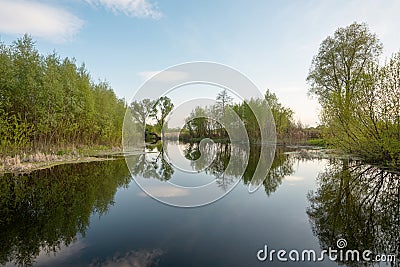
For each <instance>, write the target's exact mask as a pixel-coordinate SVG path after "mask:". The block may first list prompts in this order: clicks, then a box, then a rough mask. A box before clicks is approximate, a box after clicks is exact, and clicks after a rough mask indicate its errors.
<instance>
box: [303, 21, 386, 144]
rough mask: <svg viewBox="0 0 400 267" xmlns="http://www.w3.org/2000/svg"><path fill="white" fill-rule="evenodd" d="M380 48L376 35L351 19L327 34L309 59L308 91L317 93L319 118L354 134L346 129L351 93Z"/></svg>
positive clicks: (352, 108)
mask: <svg viewBox="0 0 400 267" xmlns="http://www.w3.org/2000/svg"><path fill="white" fill-rule="evenodd" d="M381 52H382V44H381V43H380V41H379V40H378V38H377V37H376V35H375V34H373V33H370V32H369V30H368V27H367V25H366V24H365V23H362V24H359V23H356V22H354V23H353V24H351V25H349V26H347V27H345V28H339V29H338V30H336V31H335V33H334V35H333V36H329V37H327V38H326V39H325V40H324V41H323V42H322V43H321V45H320V48H319V51H318V54H317V55H316V56H315V57H314V58H313V60H312V64H311V68H310V71H309V74H308V77H307V81H308V82H309V84H310V89H309V93H310V94H311V95H315V96H317V97H318V100H319V103H320V104H321V106H322V108H323V114H322V119H323V122H324V123H326V124H331V125H334V126H335V128H339V129H340V132H344V133H345V134H346V135H347V137H348V138H354V137H353V136H351V133H350V131H349V124H350V119H351V116H352V115H353V114H352V111H353V110H354V106H353V103H354V101H353V100H354V97H355V96H356V95H357V93H359V92H360V90H361V88H362V87H361V86H360V85H361V84H362V82H363V78H364V77H365V76H364V74H365V72H366V69H367V68H368V66H369V65H370V64H376V63H377V61H378V57H379V55H380V54H381ZM337 130H338V129H336V131H335V132H336V133H337V132H338V131H337ZM340 138H342V137H340ZM340 138H339V139H340Z"/></svg>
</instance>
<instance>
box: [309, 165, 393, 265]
mask: <svg viewBox="0 0 400 267" xmlns="http://www.w3.org/2000/svg"><path fill="white" fill-rule="evenodd" d="M399 178H400V177H399V175H398V174H395V173H390V172H388V171H385V170H382V169H379V168H377V167H373V166H366V165H360V164H358V163H357V162H349V161H332V162H330V164H329V165H328V167H327V169H326V170H325V171H324V172H323V173H321V174H320V175H319V176H318V183H319V184H318V186H319V188H318V190H317V191H316V192H311V193H310V194H309V196H308V199H309V201H310V207H309V208H308V210H307V213H308V216H309V218H310V221H311V223H312V228H313V231H314V233H315V234H316V235H317V236H318V238H319V240H320V244H321V247H322V248H323V249H327V248H328V247H331V248H336V241H337V240H338V239H339V238H344V239H346V240H347V247H346V249H357V250H358V251H364V250H371V251H373V253H374V254H375V255H378V254H386V255H389V254H395V255H396V257H397V259H400V253H399V248H400V238H399V233H400V210H399V207H400V179H399ZM341 263H345V264H347V265H348V266H369V265H373V264H374V263H373V262H355V261H348V262H341ZM392 266H400V265H399V262H396V263H393V262H392Z"/></svg>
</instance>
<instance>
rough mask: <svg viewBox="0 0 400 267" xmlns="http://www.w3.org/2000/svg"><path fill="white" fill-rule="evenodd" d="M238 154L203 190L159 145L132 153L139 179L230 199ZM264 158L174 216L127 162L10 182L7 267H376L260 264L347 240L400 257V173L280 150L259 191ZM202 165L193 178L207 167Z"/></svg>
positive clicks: (5, 220) (4, 213)
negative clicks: (276, 253)
mask: <svg viewBox="0 0 400 267" xmlns="http://www.w3.org/2000/svg"><path fill="white" fill-rule="evenodd" d="M184 146H185V147H184V148H185V149H184V151H185V155H184V156H185V157H186V158H187V159H189V160H193V162H194V160H196V159H198V158H199V149H198V147H197V146H196V145H184ZM227 146H228V148H229V145H221V144H217V145H215V147H214V148H213V149H214V153H216V157H217V159H218V161H216V162H215V163H213V164H211V165H210V166H209V167H208V168H206V169H205V170H203V171H202V172H199V173H198V176H196V177H197V178H196V179H194V180H193V181H187V180H185V176H184V174H182V173H181V172H180V171H179V170H178V169H177V168H175V167H174V166H171V165H169V164H168V163H166V162H165V161H163V160H164V159H163V156H162V153H161V152H159V147H158V149H157V146H154V147H149V148H148V152H149V153H146V154H145V155H136V156H132V157H131V159H130V160H131V161H132V162H133V163H135V168H134V170H132V171H133V173H134V175H136V176H138V177H141V178H143V179H148V181H162V182H165V183H166V182H167V181H174V182H176V183H179V184H182V185H189V184H190V185H193V184H196V185H197V183H198V184H199V185H200V184H204V183H208V182H210V181H213V180H214V179H217V180H218V182H217V183H216V185H217V187H218V188H219V190H224V188H226V186H229V184H230V183H231V182H232V180H233V179H230V177H229V176H227V177H225V178H221V177H220V176H219V175H218V174H219V173H221V171H222V172H223V170H224V168H225V167H226V164H227V162H228V161H229V158H230V155H229V149H227ZM227 151H228V152H227ZM257 151H258V150H257V147H252V149H251V154H250V155H249V156H250V158H249V166H248V167H247V169H246V172H245V174H244V175H243V178H241V180H240V181H239V183H238V185H237V186H236V187H235V188H234V189H233V190H232V191H231V192H230V193H229V194H227V195H226V196H225V197H223V198H222V199H220V200H219V201H217V202H215V203H212V204H210V205H206V206H203V207H198V208H177V207H171V206H168V205H166V204H162V203H160V202H158V201H157V200H154V199H153V198H151V197H149V196H147V195H146V194H145V193H143V192H142V190H141V189H140V188H139V187H138V186H137V184H136V183H135V181H134V180H133V179H132V177H131V174H130V172H129V170H128V168H127V166H126V163H125V160H124V159H117V160H114V161H105V162H94V163H86V164H75V165H63V166H58V167H54V168H52V169H50V170H43V171H38V172H34V173H32V174H30V175H24V176H18V177H13V176H11V175H8V176H4V177H0V181H1V183H0V186H1V188H0V189H1V191H0V194H1V198H0V205H1V206H0V212H1V213H0V214H1V216H0V264H4V265H6V266H14V265H29V264H33V265H35V266H135V267H137V266H140V267H142V266H185V267H186V266H266V265H268V266H280V265H282V266H283V265H285V266H338V265H339V264H346V265H347V266H364V265H366V266H368V265H369V266H370V265H371V264H368V263H365V262H354V261H344V262H341V261H340V260H336V261H330V260H328V259H327V258H326V259H325V261H323V262H307V261H306V262H292V261H289V262H280V261H278V260H277V259H276V258H275V259H274V261H273V262H270V261H268V260H267V261H264V262H260V261H259V260H258V259H257V256H256V254H257V252H258V251H259V250H260V249H262V248H264V245H267V246H268V248H269V249H275V250H279V249H284V250H286V251H288V252H289V251H290V250H293V249H297V250H299V251H300V252H301V251H302V250H305V249H307V250H315V251H316V252H317V253H319V252H320V251H321V249H327V248H328V247H332V248H337V247H336V246H337V244H336V242H337V240H338V239H340V238H345V239H346V241H347V247H346V248H348V249H358V250H360V251H361V250H365V249H369V250H372V251H373V253H374V255H375V254H383V253H387V254H390V253H391V254H396V255H397V257H398V256H399V247H400V238H399V230H400V216H399V214H400V213H399V206H400V205H399V201H400V191H399V188H400V185H399V178H398V176H396V175H394V174H390V173H387V172H384V171H382V170H379V169H376V168H373V167H370V166H364V165H359V164H357V163H355V162H347V161H339V160H330V161H329V160H326V159H321V160H317V159H307V157H306V155H303V154H296V153H293V151H289V150H287V149H286V150H283V149H278V150H277V152H276V155H275V158H274V161H273V163H272V167H271V171H270V174H269V175H268V177H267V179H266V180H265V181H264V183H263V185H262V186H261V188H260V189H259V190H258V191H256V192H255V193H253V194H249V193H248V191H247V186H248V183H249V182H250V180H249V179H250V178H249V177H251V175H252V173H253V172H254V165H255V164H257V160H256V159H257ZM301 155H302V156H301ZM196 162H197V163H196V164H200V163H201V162H200V163H199V161H196ZM196 164H192V165H191V167H192V168H193V170H196V169H198V168H199V166H197V165H196ZM231 176H232V177H234V176H235V174H234V173H232V174H231ZM216 177H217V178H216ZM232 177H231V178H232ZM165 197H175V196H174V195H168V196H165ZM398 258H399V257H398ZM399 259H400V258H399ZM381 266H386V263H381ZM388 266H390V263H388ZM394 266H399V265H398V263H397V262H396V263H394Z"/></svg>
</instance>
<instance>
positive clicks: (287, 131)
mask: <svg viewBox="0 0 400 267" xmlns="http://www.w3.org/2000/svg"><path fill="white" fill-rule="evenodd" d="M216 100H217V104H216V105H214V106H211V107H205V108H204V107H196V108H195V109H194V110H193V111H192V113H191V114H190V116H189V117H188V118H186V125H185V128H184V129H183V130H182V132H181V135H180V138H181V140H184V141H189V140H190V141H195V140H198V139H201V138H204V137H208V138H212V139H214V140H219V141H221V140H222V141H226V140H229V137H228V132H227V131H225V130H224V129H223V127H222V126H221V124H220V123H219V122H218V121H219V120H221V118H227V119H225V121H230V122H234V121H235V120H234V117H233V116H232V115H231V113H230V112H232V111H234V112H235V113H236V114H237V116H238V118H239V119H240V121H242V122H243V123H244V127H245V128H246V131H247V134H248V136H249V140H250V142H252V143H258V142H261V133H260V127H265V129H266V128H267V127H268V125H267V122H268V121H271V118H270V116H271V115H272V116H273V120H274V121H275V127H276V135H277V141H278V142H282V143H304V142H305V141H306V140H307V139H308V138H309V134H308V132H307V129H305V128H304V127H303V125H302V124H301V123H297V124H296V123H295V121H294V118H293V114H294V112H293V111H292V110H291V109H290V108H287V107H285V106H283V105H282V104H281V103H280V102H279V100H278V98H277V96H276V95H275V94H274V93H272V92H271V91H269V90H267V92H266V93H265V96H264V99H250V100H247V101H244V102H242V103H232V97H230V96H229V95H228V94H227V92H226V90H223V91H221V92H220V93H219V94H218V96H217V98H216ZM266 104H268V106H269V108H270V110H271V114H269V112H268V111H267V110H266V109H267V105H266ZM253 111H254V112H258V113H259V114H261V115H262V117H263V121H260V122H258V121H257V119H256V116H255V114H254V112H253Z"/></svg>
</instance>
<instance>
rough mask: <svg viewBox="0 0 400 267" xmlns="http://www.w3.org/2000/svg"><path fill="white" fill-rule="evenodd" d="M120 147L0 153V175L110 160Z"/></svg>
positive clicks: (120, 150)
mask: <svg viewBox="0 0 400 267" xmlns="http://www.w3.org/2000/svg"><path fill="white" fill-rule="evenodd" d="M121 152H122V149H120V148H115V147H114V148H108V147H105V146H98V147H81V148H67V149H62V150H57V151H56V152H53V151H47V152H35V153H13V154H11V155H1V154H0V175H2V174H4V173H16V174H18V173H28V172H32V171H35V170H39V169H46V168H51V167H54V166H57V165H61V164H72V163H81V162H92V161H102V160H112V159H113V155H117V154H120V153H121Z"/></svg>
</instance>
